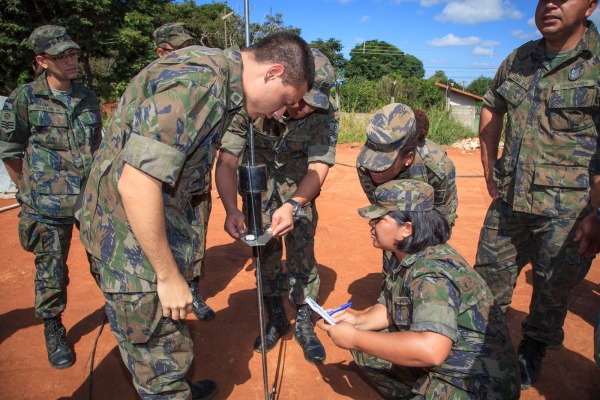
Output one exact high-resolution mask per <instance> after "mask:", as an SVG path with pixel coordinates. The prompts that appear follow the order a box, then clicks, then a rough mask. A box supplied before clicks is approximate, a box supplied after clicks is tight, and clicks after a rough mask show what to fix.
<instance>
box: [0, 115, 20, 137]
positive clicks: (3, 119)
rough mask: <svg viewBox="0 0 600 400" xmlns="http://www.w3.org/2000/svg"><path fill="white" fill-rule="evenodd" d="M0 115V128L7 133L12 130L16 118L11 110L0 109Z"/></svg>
mask: <svg viewBox="0 0 600 400" xmlns="http://www.w3.org/2000/svg"><path fill="white" fill-rule="evenodd" d="M0 115H1V116H0V129H2V131H3V132H5V133H7V134H8V133H11V132H12V131H14V130H15V123H16V120H17V119H16V117H15V114H14V113H13V112H12V111H2V114H0Z"/></svg>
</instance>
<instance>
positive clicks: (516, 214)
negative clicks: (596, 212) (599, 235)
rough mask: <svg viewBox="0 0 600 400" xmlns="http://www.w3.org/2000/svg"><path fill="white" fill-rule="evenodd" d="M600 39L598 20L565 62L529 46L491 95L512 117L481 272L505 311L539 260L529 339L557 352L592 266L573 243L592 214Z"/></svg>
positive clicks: (513, 58) (499, 110)
mask: <svg viewBox="0 0 600 400" xmlns="http://www.w3.org/2000/svg"><path fill="white" fill-rule="evenodd" d="M599 39H600V38H599V36H598V31H597V30H596V27H595V26H594V24H593V23H591V22H589V23H588V29H587V31H586V33H585V34H584V36H583V38H582V39H581V40H580V42H579V44H578V45H577V46H576V47H575V48H574V49H573V50H571V51H569V52H566V53H567V54H559V55H557V57H558V60H557V59H552V57H549V56H548V55H547V54H546V51H545V46H544V40H543V39H542V40H538V41H532V42H529V43H526V44H525V45H523V46H521V47H520V48H518V49H517V50H515V51H514V52H513V53H512V54H511V55H509V56H508V58H507V59H506V60H505V61H504V62H503V63H502V65H501V66H500V69H499V70H498V72H497V74H496V77H495V79H494V82H493V84H492V88H491V89H490V91H489V92H488V93H487V94H486V95H485V97H484V102H485V105H486V106H487V107H489V108H490V109H491V110H492V111H494V112H495V113H496V114H499V115H503V114H505V113H508V123H507V127H506V132H505V146H504V151H503V153H502V156H501V158H500V159H499V160H498V161H497V162H496V164H495V165H494V184H495V186H496V188H497V189H498V192H499V194H500V199H497V200H494V201H493V202H492V204H491V205H490V208H489V209H488V212H487V215H486V218H485V221H484V224H483V228H482V229H481V235H480V238H479V245H478V249H477V258H476V264H475V266H474V268H475V269H476V270H477V272H479V274H480V275H481V276H482V277H483V278H484V279H485V280H486V282H487V283H488V285H489V286H490V288H491V289H492V292H493V293H494V296H495V298H496V300H497V302H498V304H499V305H501V306H502V307H503V308H504V309H506V307H508V305H509V304H510V302H511V298H512V293H513V289H514V287H515V284H516V281H517V277H518V275H519V273H520V271H521V269H522V268H523V267H524V266H525V265H526V264H527V263H529V262H531V263H532V267H533V294H532V299H531V304H530V313H529V315H528V316H527V318H525V320H524V321H523V333H524V335H525V336H527V337H529V338H531V339H534V340H537V341H539V342H542V343H545V344H548V345H559V344H561V343H562V341H563V339H564V331H563V329H562V326H563V322H564V319H565V317H566V314H567V307H568V304H569V302H570V299H571V296H572V294H573V289H574V287H575V285H577V284H578V283H579V282H581V280H583V278H584V277H585V276H586V274H587V272H588V270H589V268H590V265H591V260H589V259H586V258H585V257H584V256H583V255H579V253H578V250H579V243H578V242H574V241H573V236H574V234H575V231H576V229H577V226H578V224H579V223H580V221H581V220H582V219H583V218H584V217H585V216H586V215H588V214H589V212H590V208H589V207H588V204H589V195H588V193H589V187H590V185H589V182H590V181H589V173H590V172H592V173H593V171H591V169H592V168H591V167H590V165H592V167H593V164H592V163H591V162H590V161H591V159H592V157H593V156H594V155H595V154H597V152H598V151H599V150H598V149H599V147H598V145H599V143H598V129H599V127H600V111H599V109H598V104H600V91H599V90H598V87H599V85H600V68H598V65H599V64H600V40H599ZM596 157H597V155H596ZM596 166H597V164H596ZM588 168H589V169H590V171H588ZM596 172H597V171H596Z"/></svg>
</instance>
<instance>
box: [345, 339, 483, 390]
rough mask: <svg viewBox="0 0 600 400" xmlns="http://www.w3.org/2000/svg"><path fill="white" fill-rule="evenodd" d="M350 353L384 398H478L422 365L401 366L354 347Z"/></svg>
mask: <svg viewBox="0 0 600 400" xmlns="http://www.w3.org/2000/svg"><path fill="white" fill-rule="evenodd" d="M351 353H352V357H353V358H354V362H355V363H356V364H357V365H358V367H359V368H360V370H361V372H362V373H363V374H365V375H366V377H367V378H368V379H369V380H370V381H371V384H372V385H373V386H374V387H375V388H376V389H377V390H378V391H380V392H381V393H382V394H383V395H385V396H386V397H390V398H399V399H415V400H417V399H418V400H423V399H427V400H429V399H431V400H434V399H435V400H438V399H441V400H446V399H452V400H463V399H464V400H467V399H471V398H477V395H476V394H475V393H469V392H467V391H465V390H463V389H461V388H459V387H456V386H454V385H451V384H450V383H448V382H446V381H444V380H442V379H439V378H437V377H434V376H433V375H432V374H430V373H428V371H427V370H426V369H424V368H413V367H401V366H398V365H394V364H392V363H391V362H389V361H385V360H382V359H381V358H377V357H375V356H372V355H370V354H367V353H364V352H361V351H357V350H351Z"/></svg>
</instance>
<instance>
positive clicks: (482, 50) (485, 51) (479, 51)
mask: <svg viewBox="0 0 600 400" xmlns="http://www.w3.org/2000/svg"><path fill="white" fill-rule="evenodd" d="M473 54H474V55H476V56H491V55H492V49H490V48H487V47H481V46H475V48H474V49H473Z"/></svg>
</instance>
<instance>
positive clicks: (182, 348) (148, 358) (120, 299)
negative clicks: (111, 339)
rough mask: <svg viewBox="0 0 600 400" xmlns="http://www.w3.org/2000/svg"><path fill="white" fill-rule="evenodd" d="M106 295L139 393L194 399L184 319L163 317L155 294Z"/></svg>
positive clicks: (148, 396)
mask: <svg viewBox="0 0 600 400" xmlns="http://www.w3.org/2000/svg"><path fill="white" fill-rule="evenodd" d="M96 261H99V260H96ZM100 263H101V262H100ZM96 269H103V267H102V266H98V265H96ZM104 297H105V307H104V308H105V311H106V315H107V316H108V320H109V322H110V329H111V331H112V332H113V334H114V335H115V338H116V339H117V344H118V345H119V351H120V352H121V358H122V359H123V363H125V365H126V366H127V369H129V371H130V372H131V375H132V376H133V384H134V386H135V388H136V390H137V392H138V394H139V396H140V397H141V398H142V399H143V400H151V399H152V400H154V399H165V400H166V399H169V400H170V399H181V400H188V399H191V398H192V395H191V391H190V388H189V385H188V383H187V381H186V379H185V374H186V372H187V371H188V370H189V368H190V366H191V364H192V360H193V358H194V346H193V342H192V338H191V337H190V333H189V330H188V328H187V325H186V324H185V321H181V322H174V321H173V320H171V319H170V318H163V317H162V308H161V307H160V301H159V299H158V295H157V294H156V293H104Z"/></svg>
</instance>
